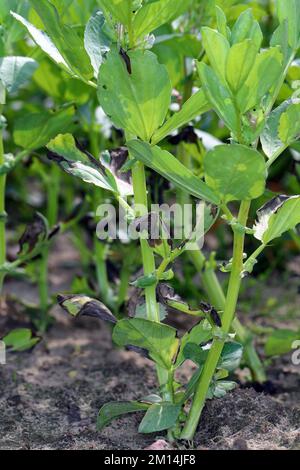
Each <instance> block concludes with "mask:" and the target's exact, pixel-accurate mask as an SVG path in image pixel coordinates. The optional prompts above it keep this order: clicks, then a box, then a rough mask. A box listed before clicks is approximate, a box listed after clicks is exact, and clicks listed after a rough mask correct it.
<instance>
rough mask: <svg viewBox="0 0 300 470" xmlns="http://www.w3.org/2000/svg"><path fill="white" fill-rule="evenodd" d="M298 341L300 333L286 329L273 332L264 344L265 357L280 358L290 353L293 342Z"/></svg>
mask: <svg viewBox="0 0 300 470" xmlns="http://www.w3.org/2000/svg"><path fill="white" fill-rule="evenodd" d="M297 340H300V331H293V330H288V329H282V330H275V331H273V333H272V334H271V335H270V336H269V337H268V339H267V342H266V344H265V353H266V355H267V356H280V355H282V354H288V353H290V352H291V351H292V346H293V342H294V341H297Z"/></svg>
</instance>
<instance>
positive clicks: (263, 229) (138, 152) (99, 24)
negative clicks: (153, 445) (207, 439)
mask: <svg viewBox="0 0 300 470" xmlns="http://www.w3.org/2000/svg"><path fill="white" fill-rule="evenodd" d="M29 3H30V5H31V6H32V7H33V10H34V12H35V15H36V16H35V20H36V18H38V21H35V22H34V23H31V22H30V21H29V19H27V17H26V15H25V16H24V15H22V12H20V11H17V10H15V11H11V15H12V17H13V18H14V19H15V20H16V22H17V23H18V24H21V25H23V27H24V28H26V29H27V32H28V33H29V35H30V36H31V38H32V39H33V40H34V41H35V43H36V44H37V45H38V46H39V47H40V48H41V50H42V51H43V53H45V54H46V55H48V56H49V57H50V59H51V60H52V61H53V62H54V63H55V64H56V65H57V66H58V67H60V69H61V70H62V71H63V73H64V74H68V75H70V77H71V78H72V80H74V81H77V82H80V81H81V82H82V83H83V84H84V86H86V87H87V89H88V90H89V93H90V97H91V98H90V99H91V101H92V100H93V101H94V100H95V98H96V96H97V99H98V101H99V104H100V106H101V107H102V109H103V111H104V113H105V114H106V116H107V117H108V118H109V120H110V121H111V122H112V124H113V125H114V126H115V128H117V129H119V130H121V131H122V135H123V137H124V141H123V146H122V147H121V148H119V149H118V151H116V150H115V152H114V153H113V152H112V151H111V149H109V150H110V152H103V151H102V152H101V154H100V158H98V156H99V153H100V150H104V149H103V148H100V146H99V147H98V148H97V144H96V145H94V146H93V148H91V149H89V150H87V149H86V148H83V147H82V146H81V145H79V143H78V140H77V139H76V135H72V133H70V132H65V131H64V129H63V128H64V127H68V126H66V120H65V114H67V115H68V116H69V117H70V119H71V118H72V113H74V106H73V105H67V106H64V107H62V108H61V109H59V110H58V111H57V113H61V115H64V119H62V121H60V120H57V119H56V120H55V121H53V126H50V131H47V132H45V134H43V133H42V132H41V130H40V129H39V130H38V132H37V134H36V136H35V137H34V139H33V138H32V136H31V138H32V141H30V142H27V143H26V144H25V143H24V140H23V138H22V129H21V131H20V136H19V138H18V142H19V144H20V145H21V144H22V145H23V146H25V148H26V149H34V148H40V147H42V146H43V145H46V147H47V151H48V158H49V160H50V161H51V162H52V165H53V166H54V168H56V166H55V165H58V166H59V167H60V168H61V169H62V170H64V171H65V172H66V173H68V174H69V175H72V176H74V177H76V178H79V179H81V180H83V181H84V182H85V183H86V185H85V188H86V191H88V190H90V189H88V188H89V186H91V187H93V188H94V189H93V191H94V192H93V193H92V194H93V195H94V196H93V197H94V198H96V201H94V202H95V204H96V205H98V203H100V202H101V201H103V200H105V198H106V197H110V198H111V199H113V200H114V202H115V204H117V203H118V204H119V205H120V206H122V208H123V210H124V212H125V216H124V217H125V218H126V219H127V220H129V221H134V222H135V223H136V224H137V226H140V227H143V228H142V229H140V237H139V238H140V240H139V245H140V252H141V260H142V272H140V271H139V272H138V274H137V275H136V278H135V281H134V282H133V285H134V288H135V289H136V291H137V296H138V300H137V301H136V305H135V306H134V308H133V309H131V312H130V315H128V316H125V317H124V316H123V317H121V316H120V315H117V312H116V310H114V308H112V304H111V303H110V298H109V295H107V299H106V300H107V302H104V303H103V302H102V300H103V296H101V301H100V300H97V299H94V298H91V297H89V296H88V295H86V294H82V295H79V294H76V295H74V294H70V295H66V294H62V295H59V297H58V300H59V303H60V305H61V306H62V307H63V308H64V309H65V310H67V311H68V312H69V313H70V314H71V315H73V316H75V317H76V316H82V315H90V316H94V317H98V318H99V319H101V320H104V321H108V322H110V323H111V324H112V325H113V332H112V339H113V342H114V344H115V345H117V346H119V347H125V348H127V349H129V350H132V351H135V352H136V353H138V354H142V355H144V356H146V357H147V358H148V359H149V360H150V361H152V362H153V363H154V365H155V370H156V373H157V383H158V388H157V392H155V393H152V394H149V395H148V396H145V397H141V398H140V399H139V400H137V401H130V402H116V403H115V402H113V403H107V404H105V405H104V406H103V407H102V408H101V409H100V411H99V415H98V420H97V425H98V429H99V430H101V429H102V428H103V427H104V426H107V425H109V423H110V422H111V421H112V420H113V419H115V418H117V417H119V416H120V415H123V414H126V413H132V412H138V411H144V412H145V414H144V416H143V418H142V421H141V423H140V426H139V431H140V432H141V433H158V432H161V431H166V432H167V434H168V438H169V439H170V441H174V440H177V439H185V440H188V441H192V440H193V437H194V434H195V431H196V429H197V426H198V423H199V420H200V418H201V413H202V410H203V408H204V405H205V403H206V400H208V399H213V398H214V397H215V398H220V397H223V396H224V395H225V394H226V393H227V392H228V391H230V390H232V389H233V388H234V387H235V383H234V382H233V381H232V380H231V379H230V377H229V374H230V373H231V372H232V371H234V370H235V369H236V368H237V367H238V365H239V363H240V361H241V359H242V356H243V360H244V361H245V362H246V363H247V364H248V366H249V368H250V369H251V372H252V376H253V379H254V380H257V381H259V382H264V381H265V380H266V374H265V371H264V367H263V365H262V363H261V360H260V358H259V356H258V354H257V352H256V351H255V349H254V345H253V341H252V337H251V335H250V333H249V332H248V331H247V330H246V329H245V328H244V326H242V325H241V323H240V322H239V320H238V318H237V303H238V298H239V292H240V288H241V283H242V280H243V277H244V276H246V275H250V274H251V273H252V271H253V268H254V266H255V264H256V263H257V262H258V261H259V256H260V254H261V253H262V252H263V250H264V249H265V248H266V247H267V246H269V245H271V244H272V242H273V240H275V239H276V238H279V237H281V235H282V234H283V233H285V232H287V231H291V230H293V229H294V228H295V227H296V226H297V224H299V223H300V195H298V194H289V195H284V194H278V195H275V197H273V198H272V199H270V200H268V201H267V202H266V203H265V205H264V206H263V207H261V208H260V209H259V210H258V212H257V217H256V221H255V222H254V223H253V221H252V220H251V219H250V218H249V211H250V209H251V203H252V201H254V200H256V199H258V198H260V197H261V196H262V195H263V194H264V193H265V189H266V184H267V180H268V174H269V171H270V168H271V166H272V165H273V164H274V162H275V161H277V159H278V158H279V157H280V156H281V154H283V153H284V152H285V150H286V149H287V148H289V147H290V146H291V145H294V144H295V142H296V141H297V139H298V138H299V136H300V101H299V90H297V87H295V88H294V89H293V90H292V94H291V95H290V96H289V98H288V99H287V100H286V101H283V102H281V101H280V100H279V94H280V92H281V90H282V87H283V84H284V83H285V80H286V76H287V73H288V71H289V69H290V67H291V65H292V64H293V62H294V60H295V58H296V57H297V52H298V49H299V45H300V44H299V41H300V1H299V0H277V1H276V2H275V4H274V5H273V7H274V8H275V9H276V24H274V32H273V33H272V34H271V39H270V40H269V34H265V35H264V34H263V32H262V29H261V27H260V24H259V22H258V21H257V20H256V19H255V16H254V13H253V11H252V10H251V8H249V9H247V8H242V9H241V14H240V15H239V16H238V18H237V19H236V20H235V21H232V18H227V17H226V13H227V12H228V9H229V5H228V4H229V3H230V4H231V3H232V2H226V1H222V2H207V3H208V4H209V5H208V6H209V12H208V7H207V9H203V4H204V2H202V3H201V2H193V1H192V0H182V1H180V2H179V1H177V0H156V1H146V0H145V1H142V0H99V1H98V3H97V6H98V9H97V8H96V9H95V13H94V14H93V16H92V17H91V18H90V19H89V20H88V22H87V24H86V26H85V30H84V31H82V30H79V31H77V30H76V28H75V27H71V26H70V25H67V24H65V23H64V22H63V21H62V18H63V15H62V9H63V7H62V5H60V3H62V4H64V3H65V2H57V1H54V0H53V1H48V0H30V2H29ZM214 3H216V4H217V5H215V4H214ZM244 3H245V2H244ZM272 3H273V2H272ZM194 6H195V7H197V8H199V10H200V9H201V8H202V15H200V14H199V18H201V19H203V24H204V25H203V24H197V22H196V20H197V18H194V16H193V15H190V16H188V17H186V16H185V13H186V12H187V11H192V10H193V7H194ZM200 7H201V8H200ZM244 7H245V5H244ZM195 11H198V10H195ZM194 13H195V12H194ZM204 13H205V14H204ZM207 14H208V18H209V21H204V19H205V18H206V15H207ZM178 18H179V19H178ZM186 18H189V21H188V20H187V19H186ZM173 20H176V21H177V22H179V23H178V24H179V27H180V28H182V30H184V31H188V29H189V28H192V27H193V29H194V30H196V31H197V33H198V34H199V42H200V47H199V53H198V54H197V56H198V60H195V61H194V62H193V63H189V67H190V69H189V74H188V75H189V79H188V80H187V84H186V87H185V97H184V99H183V100H182V102H181V103H180V104H179V109H178V110H177V111H176V112H174V113H171V112H170V105H171V102H174V90H173V89H174V83H176V80H177V78H176V73H175V72H176V71H175V72H174V67H172V64H170V63H168V62H167V63H165V62H166V61H164V60H163V59H162V54H161V52H162V49H161V47H162V45H163V42H164V41H167V39H168V38H166V37H162V36H160V38H161V41H157V40H155V31H157V30H158V29H159V28H160V27H162V26H163V25H165V24H166V23H170V22H172V21H173ZM37 25H39V27H38V26H37ZM193 32H194V31H193ZM153 33H154V34H153ZM165 46H167V45H165ZM187 47H189V43H188V42H187ZM159 52H160V53H159ZM159 59H160V60H159ZM7 60H8V59H7ZM12 60H15V61H16V60H17V59H13V58H9V61H12ZM18 61H20V59H18ZM22 61H24V67H26V75H27V72H28V74H29V73H31V72H32V69H33V68H34V67H35V63H34V62H33V61H32V60H31V59H22ZM22 63H23V62H22ZM17 64H18V62H17ZM3 67H4V73H3V75H2V70H3ZM7 70H8V68H7V67H6V66H5V59H4V63H3V60H2V62H1V65H0V77H1V82H0V83H2V84H3V83H4V86H5V84H6V82H5V76H6V74H7ZM14 70H18V67H14ZM18 76H20V77H22V80H23V79H24V78H25V74H24V73H21V72H19V74H18ZM3 77H4V78H3ZM1 87H2V88H1V93H0V96H1V97H2V98H1V103H2V105H1V106H3V105H4V103H5V99H4V87H3V85H1ZM11 87H12V84H11V82H9V83H7V84H6V91H8V92H10V88H11ZM172 95H173V96H172ZM175 95H176V94H175ZM278 103H280V104H279V105H278ZM212 111H213V112H214V113H215V115H216V116H217V118H218V120H219V121H221V122H222V125H223V128H224V129H225V130H226V132H227V135H229V136H230V137H229V139H228V141H227V143H222V142H220V141H216V142H215V143H216V144H217V145H212V146H211V147H212V148H211V149H210V150H209V151H207V152H203V153H202V155H203V158H202V159H201V162H200V164H199V165H198V167H197V169H195V167H194V166H193V165H192V164H191V161H190V160H189V159H187V158H186V152H187V150H186V147H185V146H184V145H179V151H178V152H177V153H176V155H175V154H174V153H172V148H170V145H169V144H168V141H167V138H168V137H169V136H171V135H172V136H173V137H174V134H175V136H177V137H178V136H180V132H179V129H181V128H185V129H186V126H188V125H190V124H191V123H192V122H193V121H194V120H195V119H196V120H197V119H199V118H200V117H201V116H205V115H206V114H207V113H208V112H210V113H211V112H212ZM29 119H33V117H32V116H31V117H30V118H29ZM35 119H39V118H38V117H37V116H36V117H35ZM49 119H51V118H50V117H49ZM71 120H72V119H71ZM62 123H63V124H62ZM2 125H3V124H2ZM28 126H30V123H29V121H28ZM21 127H22V126H21ZM45 129H49V126H46V127H45ZM190 130H191V129H190ZM58 132H60V133H58ZM191 138H192V139H193V133H192V137H191ZM21 140H22V141H23V142H21ZM45 140H46V141H45ZM37 141H38V143H37ZM18 142H17V143H18ZM96 142H97V140H96ZM0 150H1V149H0ZM92 153H94V155H93V154H92ZM1 155H2V156H1ZM114 157H117V161H118V162H119V165H118V167H116V164H115V163H116V162H115V159H114ZM121 157H122V159H121ZM0 158H1V161H0V163H1V165H2V166H1V168H3V170H1V175H0V178H1V180H0V181H1V186H0V193H1V194H2V196H1V201H2V202H1V206H0V212H1V219H0V230H1V231H2V232H3V231H4V228H5V217H4V215H5V214H4V206H3V192H4V185H5V177H6V176H5V174H4V173H5V168H6V166H7V163H6V164H5V162H4V154H3V151H1V152H0ZM121 160H122V161H121ZM120 161H121V165H120ZM6 162H9V158H8V157H7V158H6ZM198 163H199V162H198ZM120 167H121V170H120ZM146 169H150V170H151V172H152V174H153V172H154V174H156V175H160V176H161V177H163V178H164V179H165V180H167V181H168V182H169V183H170V185H171V187H172V188H175V189H176V197H177V199H178V201H180V202H181V203H183V204H185V203H186V202H187V201H195V200H198V201H202V203H203V204H204V206H205V209H204V223H203V225H204V232H207V231H208V230H209V229H210V228H211V227H212V225H213V224H214V223H215V221H216V220H220V219H221V220H222V221H223V224H224V230H225V224H226V225H227V226H228V227H229V229H230V230H231V231H232V237H233V246H232V258H231V259H230V260H228V263H226V264H224V265H223V266H222V271H223V272H225V273H226V275H227V276H228V286H227V289H226V291H225V292H224V291H223V289H222V287H221V285H220V283H219V281H218V278H217V276H216V273H215V268H216V263H215V262H214V257H213V256H211V257H209V258H208V259H207V258H206V255H205V254H204V253H203V252H202V251H201V250H200V249H199V248H197V247H194V249H193V250H190V249H189V250H188V249H187V245H188V242H187V240H182V241H181V243H179V244H178V243H177V244H176V243H175V240H173V239H172V235H171V234H168V236H167V237H166V236H163V234H162V232H163V231H164V228H163V227H164V223H163V220H161V219H159V221H158V224H159V226H160V234H161V236H160V238H159V239H158V240H152V239H151V238H149V237H148V236H147V235H148V232H149V223H148V224H147V221H148V220H149V216H150V215H151V210H150V205H151V189H152V188H151V186H150V185H149V184H148V181H149V180H147V172H146ZM53 171H55V170H53ZM125 172H130V174H131V179H130V180H128V179H127V180H124V175H125ZM157 177H158V176H157ZM50 185H51V180H50ZM90 194H91V193H90ZM55 218H56V217H54V218H53V220H51V225H53V224H55V223H56V221H55ZM145 221H146V224H145ZM47 237H48V238H49V234H48V235H47ZM245 239H251V240H252V244H251V245H250V246H253V245H254V246H257V248H256V249H255V250H254V251H253V252H252V253H251V252H250V253H245ZM1 240H2V242H1V245H2V246H1V247H0V248H1V251H0V264H3V263H4V262H5V249H4V244H3V243H4V242H3V240H4V236H1ZM47 249H48V247H47V246H46V247H45V248H43V250H47ZM183 254H185V255H187V256H185V257H184V260H185V262H187V263H191V264H193V265H194V266H195V267H196V268H197V269H198V270H199V274H200V278H201V282H202V285H203V287H204V290H205V291H206V294H207V297H208V300H209V303H208V302H206V301H205V299H203V301H202V302H200V303H199V305H198V307H197V308H195V307H194V306H190V305H189V304H188V303H187V302H186V301H185V300H184V299H182V298H181V297H180V296H179V295H178V294H177V293H176V292H175V291H174V288H173V287H171V285H170V284H169V283H168V281H170V280H171V279H172V278H173V276H174V271H173V267H174V262H175V261H176V260H177V259H178V258H179V257H181V256H182V255H183ZM44 255H45V256H46V258H47V254H45V252H44ZM46 258H44V259H46ZM100 258H101V257H100ZM137 271H138V270H137ZM2 277H3V275H2ZM125 280H126V282H127V280H128V279H127V278H125ZM104 293H107V289H104ZM169 309H172V311H173V312H174V311H175V312H181V313H183V314H185V315H186V316H191V317H192V318H193V319H194V326H193V327H192V328H191V329H189V330H187V331H186V332H184V333H183V334H179V333H178V331H177V330H176V328H174V327H172V326H170V325H169V324H168V318H167V313H168V311H169ZM132 310H133V311H132ZM189 324H190V323H189ZM187 360H191V361H193V363H194V364H195V366H196V370H195V372H194V373H193V375H192V377H191V378H190V379H189V381H188V382H187V383H181V382H180V381H179V379H178V374H177V372H178V370H179V369H180V368H184V367H185V362H186V361H187ZM200 424H201V422H200Z"/></svg>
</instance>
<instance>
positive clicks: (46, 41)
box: [11, 12, 73, 75]
mask: <svg viewBox="0 0 300 470" xmlns="http://www.w3.org/2000/svg"><path fill="white" fill-rule="evenodd" d="M11 14H12V16H13V17H14V18H15V19H16V20H17V21H19V22H20V23H21V24H23V25H24V26H25V28H27V31H28V32H29V34H30V36H31V37H32V39H33V40H34V42H35V43H36V44H37V45H38V46H39V47H40V48H41V49H42V51H44V52H45V54H47V55H48V56H49V57H50V58H51V59H52V60H53V61H54V62H55V63H56V64H58V65H59V66H60V67H62V68H63V69H64V70H66V71H67V72H69V73H71V75H73V72H72V70H71V69H70V67H69V65H68V64H67V62H66V61H65V59H64V58H63V56H62V54H61V53H60V52H59V50H58V49H57V47H56V46H55V44H54V42H53V41H52V40H51V39H50V38H49V36H48V34H46V33H45V32H44V31H41V30H40V29H38V28H36V27H35V26H34V25H33V24H31V23H30V22H29V21H27V20H26V19H25V18H23V17H22V16H21V15H19V14H18V13H15V12H11Z"/></svg>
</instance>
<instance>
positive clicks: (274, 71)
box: [237, 47, 283, 113]
mask: <svg viewBox="0 0 300 470" xmlns="http://www.w3.org/2000/svg"><path fill="white" fill-rule="evenodd" d="M282 59H283V56H282V53H281V52H280V48H279V47H271V48H270V49H267V50H266V51H263V52H261V53H260V54H258V55H257V56H256V60H255V63H254V65H253V67H252V70H251V72H250V73H249V75H248V78H247V80H246V82H245V83H244V85H243V86H242V88H241V89H240V91H239V92H238V94H237V104H238V106H239V109H240V111H241V112H242V113H246V112H247V111H249V110H250V109H251V108H254V107H255V106H260V104H261V100H262V98H263V97H264V96H265V95H266V94H267V93H268V92H270V91H271V89H272V87H273V86H274V84H276V82H277V80H278V77H279V76H280V75H281V72H282Z"/></svg>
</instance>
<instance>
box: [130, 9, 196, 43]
mask: <svg viewBox="0 0 300 470" xmlns="http://www.w3.org/2000/svg"><path fill="white" fill-rule="evenodd" d="M191 3H192V0H180V2H179V1H178V0H155V1H151V2H148V3H145V4H144V5H143V6H142V8H140V9H139V10H138V12H137V14H136V16H135V18H134V21H133V32H134V37H135V40H137V39H138V38H140V37H143V36H146V34H148V33H151V32H152V31H154V30H155V29H157V28H158V27H159V26H161V25H163V24H165V23H168V22H169V21H172V20H173V19H175V18H177V17H178V16H180V15H181V14H182V13H184V12H185V11H187V9H188V7H189V6H190V4H191Z"/></svg>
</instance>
